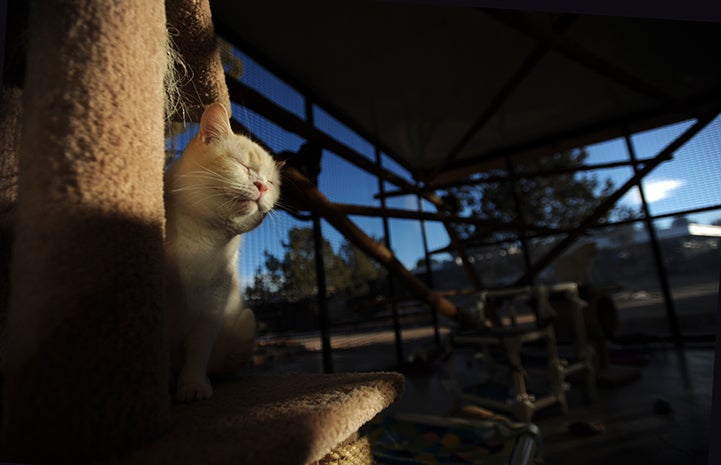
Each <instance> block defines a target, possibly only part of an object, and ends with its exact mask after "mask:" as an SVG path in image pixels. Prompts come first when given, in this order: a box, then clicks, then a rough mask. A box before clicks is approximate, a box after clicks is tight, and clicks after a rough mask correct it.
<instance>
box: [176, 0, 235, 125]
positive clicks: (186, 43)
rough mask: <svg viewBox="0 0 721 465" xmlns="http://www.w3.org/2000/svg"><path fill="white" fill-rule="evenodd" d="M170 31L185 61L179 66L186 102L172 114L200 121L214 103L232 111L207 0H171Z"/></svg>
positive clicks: (180, 81)
mask: <svg viewBox="0 0 721 465" xmlns="http://www.w3.org/2000/svg"><path fill="white" fill-rule="evenodd" d="M166 14H167V19H168V31H169V34H170V40H172V42H173V44H174V48H175V49H176V50H177V51H178V52H179V54H180V58H181V61H180V62H179V63H178V64H177V66H176V72H177V77H178V85H179V88H178V91H179V93H180V98H181V99H182V105H177V106H176V107H175V108H174V109H173V110H174V113H173V114H172V115H170V117H171V118H172V119H173V120H176V121H195V122H198V121H200V117H201V115H202V114H203V111H204V110H205V107H207V106H208V105H210V104H211V103H214V102H220V103H221V104H223V106H225V109H226V110H227V111H228V114H229V115H230V114H231V109H230V97H229V96H228V87H227V86H226V85H225V74H224V73H223V64H222V62H221V60H220V53H219V52H218V41H217V39H216V37H215V33H214V32H213V20H212V17H211V13H210V4H209V3H208V1H207V0H203V1H198V0H167V1H166Z"/></svg>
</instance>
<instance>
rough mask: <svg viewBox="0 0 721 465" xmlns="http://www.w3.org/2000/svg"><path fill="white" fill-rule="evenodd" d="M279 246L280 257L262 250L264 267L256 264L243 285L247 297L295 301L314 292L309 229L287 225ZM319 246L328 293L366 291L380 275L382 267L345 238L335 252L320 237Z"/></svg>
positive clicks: (311, 235) (310, 295)
mask: <svg viewBox="0 0 721 465" xmlns="http://www.w3.org/2000/svg"><path fill="white" fill-rule="evenodd" d="M283 249H284V253H283V258H282V259H279V258H277V257H275V256H273V255H271V254H269V253H268V252H267V251H266V252H265V266H264V269H265V271H263V270H262V269H261V267H259V268H258V270H257V271H256V275H255V278H254V282H253V284H252V286H249V287H248V288H246V298H247V299H248V300H261V301H266V302H267V301H270V300H273V299H282V300H285V301H289V302H297V301H300V300H303V299H308V298H311V297H314V296H315V295H317V292H318V286H317V279H316V272H315V270H316V263H315V244H314V240H313V229H312V228H293V229H291V230H290V231H289V232H288V241H287V242H283ZM322 250H323V264H324V267H325V277H326V290H327V293H328V295H334V294H339V293H343V294H344V295H345V296H347V297H349V298H352V297H358V296H363V295H367V294H368V293H370V292H371V291H372V290H373V283H374V282H377V281H378V279H379V278H380V277H381V276H383V271H382V267H380V265H378V264H377V263H375V262H374V261H372V260H371V259H370V258H368V257H367V256H366V255H365V254H363V253H362V252H361V251H360V250H358V249H357V248H356V247H355V246H353V245H351V244H350V243H349V242H346V241H344V242H343V243H342V244H341V247H340V248H339V251H338V253H336V252H335V251H334V250H333V247H331V244H330V242H329V241H328V240H327V239H323V246H322Z"/></svg>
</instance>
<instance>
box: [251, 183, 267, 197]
mask: <svg viewBox="0 0 721 465" xmlns="http://www.w3.org/2000/svg"><path fill="white" fill-rule="evenodd" d="M253 184H255V187H257V188H258V192H260V193H261V194H262V193H263V192H265V191H267V190H268V186H266V185H265V184H263V183H262V182H260V181H255V182H254V183H253Z"/></svg>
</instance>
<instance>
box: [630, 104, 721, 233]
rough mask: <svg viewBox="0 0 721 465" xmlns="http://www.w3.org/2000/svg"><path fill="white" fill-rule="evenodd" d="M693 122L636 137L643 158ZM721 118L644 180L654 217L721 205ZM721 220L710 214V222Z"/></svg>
mask: <svg viewBox="0 0 721 465" xmlns="http://www.w3.org/2000/svg"><path fill="white" fill-rule="evenodd" d="M690 124H691V123H679V124H677V125H674V126H671V127H667V128H663V129H662V130H658V131H655V132H646V133H642V134H638V135H636V136H634V137H633V144H634V147H635V148H636V151H637V153H638V154H639V157H641V156H643V155H645V154H653V152H654V151H655V150H656V148H657V147H658V146H660V145H664V144H665V143H668V142H670V141H671V140H672V139H673V138H675V136H676V135H677V134H678V133H679V132H681V131H682V130H683V129H685V128H686V127H687V126H688V125H690ZM719 179H721V117H717V118H716V119H715V120H714V121H712V122H711V123H710V124H709V125H708V126H707V127H706V128H705V129H703V130H702V131H701V132H700V133H699V134H698V135H696V137H694V138H693V139H692V140H691V141H689V142H688V143H687V144H686V145H684V146H683V147H681V149H679V150H678V151H677V152H676V153H675V154H674V157H673V159H672V160H671V161H668V162H666V163H664V164H662V165H661V166H659V167H658V168H657V169H656V170H654V171H653V172H652V173H651V174H650V175H649V176H647V177H646V178H645V179H644V180H643V189H644V193H645V195H646V201H647V202H648V204H649V209H650V211H651V214H652V215H653V216H659V215H666V214H673V213H676V212H679V213H680V212H683V211H686V210H693V209H698V208H703V207H719V206H721V189H719V188H718V183H719ZM717 219H719V218H718V217H716V218H712V217H710V216H708V215H706V216H704V217H703V218H702V219H701V220H702V221H706V222H708V223H710V222H712V221H714V220H717Z"/></svg>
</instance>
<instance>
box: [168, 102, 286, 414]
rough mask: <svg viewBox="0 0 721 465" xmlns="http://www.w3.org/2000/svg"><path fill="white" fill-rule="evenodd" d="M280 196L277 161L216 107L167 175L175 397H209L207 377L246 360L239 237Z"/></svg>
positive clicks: (249, 342) (248, 340) (247, 315)
mask: <svg viewBox="0 0 721 465" xmlns="http://www.w3.org/2000/svg"><path fill="white" fill-rule="evenodd" d="M279 194H280V176H279V170H278V166H277V165H276V163H275V162H274V160H273V159H272V158H271V156H270V155H269V154H268V153H267V152H266V151H265V150H263V149H262V148H261V147H260V146H258V145H257V144H255V143H254V142H252V141H251V140H249V139H248V138H246V137H243V136H240V135H236V134H234V133H233V132H232V130H231V128H230V124H229V120H228V115H227V113H226V111H225V109H224V107H223V106H222V105H220V104H212V105H210V106H209V107H208V108H206V110H205V112H204V114H203V116H202V118H201V122H200V129H199V131H198V134H197V135H196V136H195V137H194V138H193V139H192V140H191V142H190V143H189V144H188V146H187V148H186V149H185V151H184V153H183V155H182V157H181V158H180V159H179V160H178V161H176V162H175V163H174V164H173V165H172V166H171V167H170V168H169V169H168V170H167V172H166V174H165V208H166V242H165V255H166V258H165V262H166V263H165V267H166V290H167V292H166V307H167V310H168V318H169V322H170V325H169V328H170V344H171V367H172V371H173V375H174V377H175V379H176V385H177V388H176V397H177V399H178V400H180V401H184V402H185V401H192V400H200V399H205V398H208V397H210V396H211V395H212V393H213V389H212V387H211V384H210V381H209V379H208V374H210V375H214V374H218V375H225V374H229V373H230V372H233V371H237V369H238V368H239V367H241V366H242V365H243V364H244V363H246V362H247V360H248V358H249V357H250V355H251V353H252V350H253V346H254V339H255V317H254V315H253V312H252V311H251V310H249V309H247V308H245V307H244V306H243V302H242V299H241V295H240V284H239V278H238V254H239V247H240V234H242V233H245V232H247V231H250V230H251V229H253V228H255V227H256V226H258V225H259V224H260V223H261V221H262V220H263V217H264V216H265V215H266V214H267V213H268V212H269V211H270V210H271V209H272V208H273V206H274V204H275V202H276V201H277V199H278V196H279Z"/></svg>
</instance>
